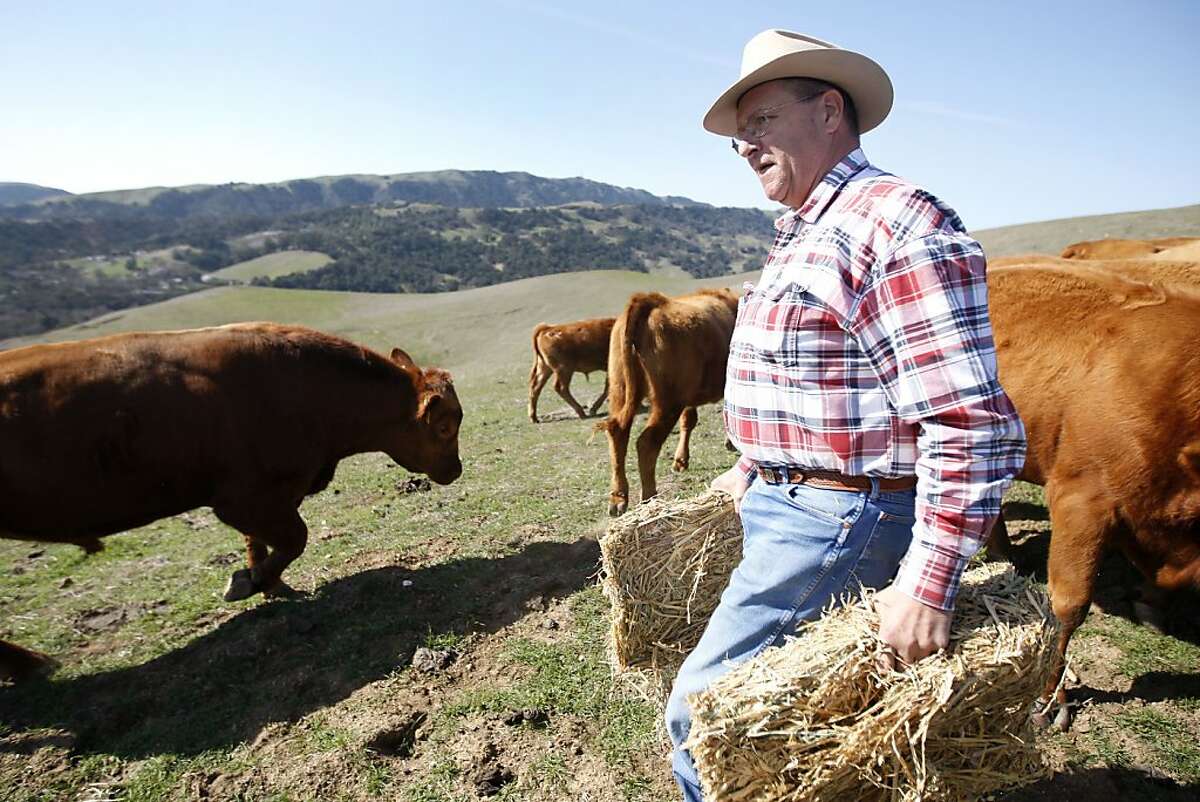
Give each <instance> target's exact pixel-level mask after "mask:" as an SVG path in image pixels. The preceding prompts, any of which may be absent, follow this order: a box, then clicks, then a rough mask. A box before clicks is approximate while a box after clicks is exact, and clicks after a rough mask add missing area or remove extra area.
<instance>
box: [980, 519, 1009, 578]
mask: <svg viewBox="0 0 1200 802" xmlns="http://www.w3.org/2000/svg"><path fill="white" fill-rule="evenodd" d="M986 545H988V559H989V561H997V562H1008V563H1012V562H1013V541H1012V540H1010V539H1009V538H1008V525H1007V523H1004V514H1003V513H1001V514H1000V515H997V516H996V522H995V523H992V525H991V532H990V533H989V534H988V544H986ZM1014 567H1015V563H1014Z"/></svg>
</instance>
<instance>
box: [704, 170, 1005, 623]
mask: <svg viewBox="0 0 1200 802" xmlns="http://www.w3.org/2000/svg"><path fill="white" fill-rule="evenodd" d="M775 227H776V229H777V230H778V233H777V234H776V238H775V244H774V245H773V246H772V248H771V252H770V254H769V255H768V256H767V261H766V264H765V266H764V268H763V273H762V279H761V280H760V282H759V284H758V286H757V287H755V286H753V285H751V284H747V285H746V292H745V294H744V296H743V297H742V300H741V303H740V305H739V308H738V317H737V326H736V327H735V329H734V332H733V341H732V343H731V345H730V350H729V368H728V374H727V376H726V382H725V428H726V430H727V431H728V433H729V437H730V439H731V440H732V441H733V443H734V444H735V445H736V446H737V447H738V450H739V451H741V453H742V459H741V460H739V462H738V465H739V467H740V468H741V469H742V470H744V471H745V472H746V475H747V477H748V478H752V476H753V471H754V466H755V464H758V463H761V464H763V465H768V466H783V465H794V466H799V467H801V468H810V469H824V470H832V471H840V472H841V473H843V474H848V475H852V476H874V477H878V478H895V477H903V476H914V475H915V476H916V477H917V502H916V518H917V520H916V525H915V526H914V529H913V540H912V545H911V546H910V547H909V550H908V554H907V555H906V556H905V558H904V561H903V563H902V564H901V566H900V572H899V574H898V576H897V578H896V586H897V587H898V588H899V589H900V590H901V591H903V592H905V593H907V594H908V595H909V596H911V597H913V598H915V599H917V600H919V601H921V602H924V603H925V604H929V605H931V606H934V607H938V608H940V609H943V610H950V609H953V607H954V599H955V596H956V594H957V592H958V584H959V578H960V576H961V574H962V571H963V569H964V568H965V566H966V563H967V560H968V559H969V558H970V557H971V555H972V554H974V553H975V552H976V551H977V550H978V549H979V547H980V545H982V543H983V541H984V540H985V539H986V536H987V534H988V531H989V530H990V528H991V526H992V523H993V522H994V521H995V519H996V516H997V515H998V514H999V512H1000V497H1001V495H1002V494H1003V492H1004V490H1005V488H1007V487H1008V485H1009V484H1010V483H1011V482H1012V480H1013V478H1014V477H1015V476H1016V474H1017V473H1018V472H1019V471H1020V469H1021V466H1022V464H1023V462H1024V459H1025V429H1024V427H1023V426H1022V424H1021V420H1020V418H1019V417H1018V416H1017V412H1016V409H1015V408H1014V407H1013V404H1012V402H1011V401H1010V400H1009V398H1008V396H1007V395H1006V394H1005V393H1004V390H1003V389H1002V388H1001V387H1000V384H999V382H998V381H997V378H996V352H995V346H994V344H993V341H992V329H991V324H990V322H989V319H988V307H987V284H986V282H985V269H986V262H985V259H984V255H983V250H982V248H980V246H979V243H977V242H976V241H975V240H973V239H972V238H971V237H970V236H969V235H968V234H967V233H966V230H965V228H964V227H963V224H962V222H961V221H960V220H959V219H958V215H956V214H955V213H954V210H952V209H951V208H949V207H948V206H946V205H945V204H944V203H942V202H941V201H939V200H938V199H937V198H935V197H933V196H932V195H930V194H929V193H928V192H926V191H925V190H923V189H921V188H919V187H917V186H914V185H912V184H910V183H908V182H907V181H904V180H902V179H900V178H897V177H896V176H893V175H889V174H888V173H885V172H882V171H881V170H878V169H876V168H875V167H873V166H871V165H870V164H869V163H868V162H867V159H866V157H865V156H864V155H863V153H862V151H861V150H855V151H853V152H852V153H850V154H849V155H847V156H846V158H844V159H843V160H842V161H841V162H840V163H839V164H838V165H837V166H836V167H834V168H833V170H831V171H830V172H829V174H828V175H826V176H825V178H824V179H823V180H822V181H821V182H820V183H819V184H818V185H817V186H816V188H815V189H813V191H812V194H811V195H810V196H809V197H808V199H807V200H806V201H805V202H804V205H803V206H802V207H801V208H799V209H795V210H791V211H789V212H787V213H786V214H784V215H783V216H782V217H780V218H779V219H778V220H777V221H776V222H775Z"/></svg>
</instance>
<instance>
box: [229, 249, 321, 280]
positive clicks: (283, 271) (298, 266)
mask: <svg viewBox="0 0 1200 802" xmlns="http://www.w3.org/2000/svg"><path fill="white" fill-rule="evenodd" d="M332 261H333V257H331V256H328V255H327V254H323V253H318V252H317V251H280V252H278V253H269V254H267V255H266V256H259V257H258V258H256V259H249V260H247V261H245V262H238V263H237V264H235V265H230V266H229V267H225V268H222V269H220V270H217V271H214V272H213V273H212V274H211V275H212V276H213V277H214V278H217V279H219V280H221V281H230V282H235V283H249V282H251V281H253V280H254V279H256V278H278V277H279V276H287V275H290V274H292V273H307V272H309V271H310V270H316V269H317V268H319V267H324V266H325V265H327V264H329V263H330V262H332Z"/></svg>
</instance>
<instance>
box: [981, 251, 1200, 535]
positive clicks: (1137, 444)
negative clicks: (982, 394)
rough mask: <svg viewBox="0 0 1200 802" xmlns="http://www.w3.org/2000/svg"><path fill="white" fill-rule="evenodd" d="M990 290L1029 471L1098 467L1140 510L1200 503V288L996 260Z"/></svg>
mask: <svg viewBox="0 0 1200 802" xmlns="http://www.w3.org/2000/svg"><path fill="white" fill-rule="evenodd" d="M988 292H989V309H990V314H991V319H992V326H993V331H994V334H995V339H996V346H997V355H998V361H999V368H1000V381H1001V383H1002V384H1003V386H1004V388H1005V390H1006V392H1007V393H1008V394H1009V396H1010V397H1011V398H1012V400H1013V402H1014V404H1015V405H1016V407H1017V410H1018V411H1019V412H1020V414H1021V417H1022V419H1023V420H1024V421H1025V424H1026V429H1027V432H1028V435H1029V452H1028V457H1027V461H1026V468H1025V471H1024V472H1023V474H1022V475H1023V477H1024V478H1027V479H1030V480H1031V481H1037V482H1042V483H1045V482H1047V481H1048V480H1050V479H1052V478H1053V477H1054V476H1056V475H1058V476H1067V475H1091V476H1095V477H1097V479H1098V480H1099V481H1101V482H1102V483H1103V484H1104V486H1105V487H1106V488H1108V492H1109V493H1110V494H1111V495H1112V496H1113V497H1119V498H1121V499H1122V504H1123V505H1124V506H1125V507H1126V508H1127V509H1128V511H1129V514H1130V515H1131V516H1132V517H1136V518H1147V517H1149V518H1153V517H1155V516H1159V515H1167V516H1170V515H1174V514H1176V513H1177V512H1179V510H1178V509H1175V512H1171V509H1172V508H1177V506H1178V505H1179V504H1183V505H1185V506H1187V505H1192V504H1195V503H1200V497H1198V495H1197V490H1198V489H1200V482H1198V481H1197V479H1200V477H1197V476H1191V475H1189V474H1188V473H1187V472H1186V471H1184V470H1181V469H1180V461H1179V459H1180V458H1181V456H1182V455H1184V454H1186V453H1188V450H1189V449H1191V448H1194V447H1195V446H1197V445H1200V349H1197V348H1196V347H1195V343H1196V342H1197V340H1198V338H1200V294H1198V293H1197V292H1196V291H1194V290H1192V289H1190V288H1186V287H1182V286H1165V285H1162V284H1155V283H1147V282H1141V281H1136V280H1133V279H1130V278H1128V277H1125V276H1122V275H1120V274H1119V273H1115V272H1112V271H1105V270H1100V269H1094V268H1090V267H1088V268H1082V269H1079V270H1069V269H1067V268H1063V267H1061V266H1056V267H1009V268H997V269H994V270H991V271H989V274H988ZM1155 508H1158V509H1155ZM1189 514H1193V515H1200V509H1196V510H1193V512H1192V513H1189Z"/></svg>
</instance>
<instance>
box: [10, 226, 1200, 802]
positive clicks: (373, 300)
mask: <svg viewBox="0 0 1200 802" xmlns="http://www.w3.org/2000/svg"><path fill="white" fill-rule="evenodd" d="M1022 249H1023V248H1022ZM748 277H749V278H753V276H748ZM741 280H742V278H741V277H729V278H728V279H727V281H728V282H729V283H731V284H732V285H733V286H738V285H739V284H740V282H741ZM720 283H722V282H720V281H717V280H707V281H704V282H696V281H692V280H688V279H683V278H674V277H670V276H665V275H658V276H651V275H646V274H640V273H632V272H622V271H611V272H592V273H582V274H566V275H555V276H548V277H542V278H537V279H529V280H524V281H518V282H513V283H510V284H502V285H498V286H494V287H489V288H485V289H481V290H469V291H464V292H457V293H446V294H441V295H431V296H402V295H396V296H389V295H366V294H353V293H321V292H309V291H287V290H273V289H265V288H252V287H223V288H218V289H213V290H209V291H205V292H202V293H199V294H195V295H191V296H186V297H181V298H176V299H174V300H172V301H168V302H166V303H162V304H157V305H154V306H148V307H143V308H139V309H133V310H127V311H124V312H120V313H116V314H113V315H109V316H106V317H104V318H101V319H98V320H95V321H91V322H89V323H87V324H83V325H81V326H76V327H73V328H71V329H65V330H61V331H58V332H54V333H52V334H51V335H48V336H46V337H44V338H42V339H45V340H54V339H74V338H79V337H90V336H97V335H100V334H103V333H108V332H113V331H128V330H137V329H163V328H185V327H193V326H201V325H213V324H220V323H225V322H232V321H235V320H252V319H271V320H277V321H280V322H296V323H305V324H308V325H312V326H315V327H317V328H321V329H324V330H327V331H330V332H332V333H336V334H340V335H343V336H347V337H349V338H351V339H354V340H356V341H359V342H362V343H363V344H367V345H370V346H372V347H375V348H377V349H379V350H382V351H385V352H386V350H388V349H390V347H392V346H394V345H399V346H401V347H403V348H405V349H406V350H407V351H408V352H409V353H410V354H412V356H413V357H414V359H416V360H417V362H418V363H419V364H421V365H422V366H424V365H427V364H429V365H437V366H440V367H445V368H447V369H449V370H450V371H452V372H453V374H454V376H455V380H456V386H457V389H458V393H459V396H460V398H461V400H462V404H463V407H464V409H465V411H466V417H465V419H464V421H463V427H462V433H461V437H460V445H461V453H462V458H463V463H464V473H463V476H462V478H461V479H459V480H458V481H457V482H455V483H454V484H452V485H449V486H446V487H439V486H437V485H434V486H432V487H429V486H427V485H426V484H425V483H423V482H421V481H419V479H418V478H417V477H411V476H409V475H408V474H407V472H405V471H403V470H402V469H399V468H397V467H395V466H394V465H392V464H391V462H390V460H388V459H387V458H385V457H384V456H383V455H381V454H375V455H365V456H361V457H356V458H353V459H351V460H347V461H344V462H343V463H342V464H341V467H340V469H339V471H338V473H337V475H336V477H335V479H334V481H333V483H332V484H331V485H330V487H329V488H328V489H327V490H325V491H324V492H323V493H321V494H319V495H317V496H314V497H311V498H309V499H308V500H307V501H306V502H305V504H304V505H303V507H302V508H301V513H302V515H303V516H304V518H305V520H306V521H307V523H308V527H309V532H310V537H309V545H308V549H307V551H306V552H305V554H304V555H303V556H302V557H301V558H300V559H298V560H297V561H296V562H295V563H294V564H293V565H292V566H291V568H290V569H289V570H288V573H287V578H288V581H289V582H290V583H291V584H292V585H293V586H294V587H295V588H297V589H298V590H301V591H303V592H305V594H306V595H304V596H303V597H301V598H298V599H292V600H273V601H264V600H262V599H261V597H254V598H252V599H251V600H248V601H246V602H236V603H226V602H224V601H222V600H221V592H222V589H223V587H224V584H225V581H226V579H227V578H228V576H229V574H230V573H231V572H232V571H233V570H235V569H236V568H238V567H240V565H241V563H242V561H243V553H242V548H241V538H240V537H239V536H238V535H237V534H236V533H234V532H233V531H231V530H229V529H228V528H226V527H224V526H223V525H221V524H219V523H218V522H217V521H216V520H215V518H213V516H212V515H211V513H210V512H209V511H207V510H204V509H201V510H197V511H194V512H192V513H189V514H185V515H181V516H177V517H175V518H170V519H166V520H163V521H159V522H158V523H156V524H153V525H150V526H147V527H144V528H142V529H138V530H135V531H133V532H129V533H125V534H121V535H117V536H113V537H109V538H107V539H106V541H105V544H106V549H105V550H104V551H103V552H101V553H99V554H96V555H93V556H91V557H85V556H84V555H83V553H82V552H81V551H80V550H79V549H78V548H75V547H69V546H58V545H43V544H33V543H24V542H16V541H0V628H2V629H3V631H4V635H5V637H7V638H8V639H10V640H12V641H14V642H17V643H20V644H22V645H26V646H31V647H34V648H38V649H40V650H42V651H46V652H49V653H51V654H53V655H54V656H56V657H57V658H58V659H59V660H60V661H61V667H60V668H59V670H58V671H57V672H56V673H55V674H54V675H53V676H51V677H50V678H49V679H48V680H46V681H39V682H34V683H32V684H29V685H25V686H21V687H19V688H17V687H7V688H0V798H3V799H6V800H13V802H18V801H19V802H32V800H80V802H83V801H84V800H87V801H89V802H99V800H122V802H140V801H142V800H159V799H164V800H200V799H206V800H271V801H272V802H285V801H286V802H300V801H301V800H371V799H388V800H393V799H396V800H409V801H410V802H440V801H441V800H447V801H448V800H461V799H465V800H470V799H477V798H483V797H494V798H498V799H511V800H516V799H521V800H524V799H539V800H542V799H544V800H567V799H586V800H656V801H657V800H668V799H674V798H675V789H674V786H673V784H672V783H671V782H670V780H669V771H668V766H667V763H666V760H665V755H666V745H665V742H664V740H663V738H662V737H661V734H660V732H659V725H658V723H657V715H658V714H657V711H656V709H655V707H654V706H653V705H651V704H650V703H648V702H647V701H646V700H645V699H643V698H642V697H641V696H639V695H638V694H637V693H636V692H635V691H634V690H633V689H632V688H631V687H629V686H628V685H626V684H625V683H623V682H620V681H614V680H613V679H612V677H611V676H610V672H609V668H608V664H607V661H606V658H605V653H604V648H605V636H606V628H607V604H606V602H605V600H604V599H603V597H602V596H601V595H600V593H599V591H598V589H597V587H596V582H595V577H594V573H595V571H596V568H597V561H598V558H599V548H598V546H597V544H596V538H597V537H598V536H599V535H600V534H602V532H603V531H604V527H605V525H606V522H607V518H606V516H605V512H606V509H607V492H608V489H607V478H608V455H607V446H606V443H605V438H604V436H603V434H597V435H595V436H593V433H592V424H593V423H594V420H587V421H580V420H578V419H576V418H575V416H574V414H573V413H571V411H570V410H569V409H567V408H566V406H565V405H564V404H562V402H561V401H560V399H558V397H557V396H555V395H554V394H552V393H550V394H543V396H542V401H541V411H542V413H543V419H544V422H543V423H542V424H540V425H533V424H531V423H530V422H529V421H528V419H527V418H526V415H525V405H526V402H527V383H526V382H527V376H528V371H529V366H530V362H531V359H532V352H531V349H530V337H529V335H530V332H531V330H532V328H533V326H534V325H535V324H537V323H539V322H542V321H546V322H564V321H568V320H574V319H579V318H583V317H590V316H596V315H605V314H616V313H617V312H618V311H619V309H620V306H621V304H622V303H623V301H624V300H625V299H626V298H627V297H628V295H629V294H630V293H632V292H635V291H641V290H648V289H657V290H661V291H664V292H667V293H679V292H683V291H685V290H688V289H692V288H694V287H696V286H715V285H718V284H720ZM18 344H20V343H16V342H11V343H8V344H7V345H9V346H13V345H18ZM602 384H603V377H602V376H600V375H593V376H592V377H591V380H590V382H585V381H583V380H582V378H581V377H576V379H575V381H574V383H573V387H572V391H573V393H574V394H575V395H576V397H577V398H578V399H579V400H580V402H581V403H583V404H584V405H585V406H586V405H588V404H589V403H590V402H591V400H592V398H594V397H595V395H596V394H597V393H599V391H600V388H601V387H602ZM602 411H603V410H602ZM643 422H644V417H639V418H638V419H637V421H636V422H635V424H634V430H635V436H636V432H637V431H638V430H640V428H641V425H642V423H643ZM723 442H724V440H723V435H722V433H721V425H720V416H719V413H718V410H717V408H716V407H714V406H708V407H703V408H701V409H700V421H699V424H698V426H697V429H696V432H695V435H694V438H693V441H692V460H691V469H690V471H689V472H687V473H684V474H670V473H669V472H668V470H667V464H668V463H669V452H668V455H667V457H666V458H661V459H660V469H659V472H658V476H659V483H660V493H662V494H663V495H665V496H668V497H671V496H683V495H691V494H695V493H698V492H700V491H701V490H702V489H703V488H705V487H706V486H707V483H708V481H709V480H710V479H711V478H712V477H713V476H714V475H716V474H717V473H718V472H720V471H722V470H724V469H725V468H727V467H728V466H729V465H730V464H731V460H732V455H730V454H729V453H728V452H726V451H725V450H724V447H723ZM673 444H674V439H673V438H672V439H670V440H668V443H667V448H666V449H664V451H667V450H668V449H670V448H671V447H672V446H673ZM635 473H636V472H635ZM1006 513H1007V517H1008V519H1009V528H1010V531H1011V532H1012V534H1013V535H1014V536H1015V539H1016V540H1017V541H1018V542H1019V544H1020V549H1021V550H1022V551H1023V553H1024V554H1026V555H1027V556H1030V557H1032V559H1033V561H1034V562H1035V563H1040V565H1041V566H1042V579H1044V565H1045V553H1046V541H1047V535H1048V531H1047V530H1048V528H1049V524H1048V521H1047V520H1046V519H1047V516H1046V510H1045V507H1044V505H1043V503H1042V496H1041V491H1040V489H1038V488H1034V487H1032V486H1028V485H1019V486H1017V487H1016V488H1014V489H1013V491H1012V492H1011V493H1010V494H1009V497H1008V499H1007V503H1006ZM1133 578H1134V572H1133V570H1132V569H1131V568H1129V567H1128V566H1126V565H1125V564H1124V563H1123V561H1122V560H1121V559H1120V558H1112V559H1110V560H1109V561H1108V562H1107V563H1106V564H1105V566H1104V568H1103V571H1102V581H1101V594H1100V598H1099V599H1098V604H1097V606H1096V607H1095V608H1093V612H1092V614H1091V616H1090V617H1089V619H1088V622H1087V624H1086V625H1085V626H1084V628H1083V629H1081V630H1080V632H1079V633H1077V635H1076V639H1075V641H1074V642H1073V644H1072V647H1071V656H1072V662H1071V670H1072V671H1073V673H1074V675H1075V681H1074V682H1072V683H1071V686H1070V687H1071V690H1070V693H1071V698H1072V700H1074V701H1075V702H1077V703H1079V704H1080V705H1081V707H1080V708H1079V709H1078V715H1077V719H1076V724H1075V727H1074V728H1073V729H1072V731H1070V732H1068V733H1066V734H1050V733H1048V734H1046V735H1045V736H1044V737H1043V741H1044V748H1045V750H1046V752H1047V754H1048V755H1049V757H1050V759H1051V760H1052V762H1053V764H1054V766H1055V767H1056V770H1057V773H1056V776H1055V777H1054V778H1053V779H1052V780H1050V781H1048V782H1046V783H1042V784H1039V785H1038V786H1035V787H1032V788H1029V789H1025V790H1022V791H1020V792H1016V793H1014V794H1010V795H1009V796H1007V797H1005V799H1008V800H1010V802H1012V801H1013V800H1043V799H1062V798H1077V797H1078V798H1084V797H1085V796H1090V797H1092V798H1096V799H1107V798H1117V797H1118V796H1119V797H1121V798H1128V799H1155V800H1175V799H1180V800H1182V799H1194V798H1195V796H1196V794H1197V792H1200V745H1198V744H1200V645H1198V644H1200V624H1198V623H1197V622H1198V621H1200V617H1198V616H1197V610H1198V605H1197V604H1196V602H1195V600H1194V599H1190V598H1188V599H1182V600H1180V601H1179V602H1178V603H1177V604H1176V607H1175V609H1174V610H1173V611H1172V613H1171V620H1172V621H1173V622H1174V624H1175V625H1176V627H1175V629H1174V630H1173V632H1172V634H1171V635H1161V634H1158V633H1156V632H1154V631H1152V630H1150V629H1148V628H1146V627H1144V626H1140V625H1138V624H1136V623H1133V622H1132V621H1131V618H1132V605H1131V603H1130V600H1129V596H1128V593H1129V590H1130V588H1131V585H1132V580H1133Z"/></svg>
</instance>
